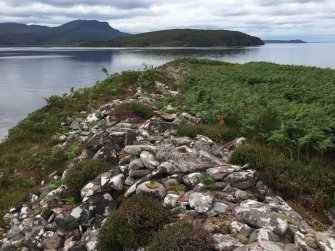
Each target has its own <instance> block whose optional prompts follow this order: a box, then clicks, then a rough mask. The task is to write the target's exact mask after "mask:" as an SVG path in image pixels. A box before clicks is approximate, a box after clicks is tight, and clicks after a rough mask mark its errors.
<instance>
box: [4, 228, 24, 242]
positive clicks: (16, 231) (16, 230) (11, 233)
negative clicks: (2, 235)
mask: <svg viewBox="0 0 335 251" xmlns="http://www.w3.org/2000/svg"><path fill="white" fill-rule="evenodd" d="M20 233H21V229H20V228H19V227H18V226H13V227H12V228H11V229H10V230H9V231H8V233H7V238H8V239H11V238H13V237H15V236H17V235H19V234H20Z"/></svg>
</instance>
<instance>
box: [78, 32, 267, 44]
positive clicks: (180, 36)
mask: <svg viewBox="0 0 335 251" xmlns="http://www.w3.org/2000/svg"><path fill="white" fill-rule="evenodd" d="M263 44H264V42H263V41H262V40H261V39H260V38H258V37H253V36H250V35H248V34H245V33H242V32H238V31H229V30H194V29H175V30H162V31H154V32H147V33H141V34H137V35H129V36H127V37H121V38H116V39H113V40H110V41H97V42H92V43H85V44H82V46H92V47H95V46H97V47H104V46H106V47H150V46H152V47H159V46H169V47H211V46H251V45H263Z"/></svg>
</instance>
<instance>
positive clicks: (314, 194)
mask: <svg viewBox="0 0 335 251" xmlns="http://www.w3.org/2000/svg"><path fill="white" fill-rule="evenodd" d="M230 162H231V163H233V164H238V165H244V164H246V163H248V164H249V165H250V168H253V169H256V170H257V171H258V172H259V175H260V179H261V180H262V181H264V182H265V183H266V184H267V185H268V186H269V187H271V188H273V189H275V190H277V191H278V192H280V193H281V195H282V196H283V197H284V198H285V199H290V200H294V201H297V202H300V203H301V204H304V206H305V208H308V209H310V210H312V211H316V210H320V209H322V208H331V207H333V206H335V189H334V184H335V173H334V172H327V171H326V170H325V169H324V167H323V166H321V165H313V163H303V162H301V161H298V160H294V159H290V158H288V157H287V156H286V155H285V154H283V153H281V152H279V151H278V150H276V149H272V148H270V147H268V146H262V145H257V144H247V145H243V146H240V147H239V148H238V149H236V150H235V151H234V153H233V154H232V156H231V158H230Z"/></svg>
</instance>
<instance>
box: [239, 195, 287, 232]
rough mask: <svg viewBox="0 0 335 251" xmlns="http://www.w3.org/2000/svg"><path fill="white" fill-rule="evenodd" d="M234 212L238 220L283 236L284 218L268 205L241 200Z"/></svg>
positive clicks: (284, 230) (285, 229) (285, 225)
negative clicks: (274, 212)
mask: <svg viewBox="0 0 335 251" xmlns="http://www.w3.org/2000/svg"><path fill="white" fill-rule="evenodd" d="M235 214H236V219H237V220H238V221H241V222H243V223H246V224H248V225H249V226H251V227H254V228H257V229H258V228H268V229H270V230H272V231H273V232H274V233H275V234H277V235H279V236H283V235H284V234H285V233H286V231H287V229H288V223H287V221H286V220H285V219H282V218H279V217H278V216H277V215H275V214H273V212H272V211H271V209H270V207H269V206H268V205H266V204H263V203H260V202H257V201H253V200H246V201H243V202H241V204H240V206H239V207H236V208H235Z"/></svg>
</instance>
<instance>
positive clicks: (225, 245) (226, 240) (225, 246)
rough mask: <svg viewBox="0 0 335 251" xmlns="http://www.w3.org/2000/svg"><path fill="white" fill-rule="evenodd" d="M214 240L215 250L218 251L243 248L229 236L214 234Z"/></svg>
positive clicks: (231, 250)
mask: <svg viewBox="0 0 335 251" xmlns="http://www.w3.org/2000/svg"><path fill="white" fill-rule="evenodd" d="M213 238H214V247H215V250H218V251H233V250H236V249H237V248H238V247H241V246H243V244H242V243H241V242H240V241H239V240H237V239H235V238H233V237H231V236H229V235H223V234H213Z"/></svg>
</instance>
